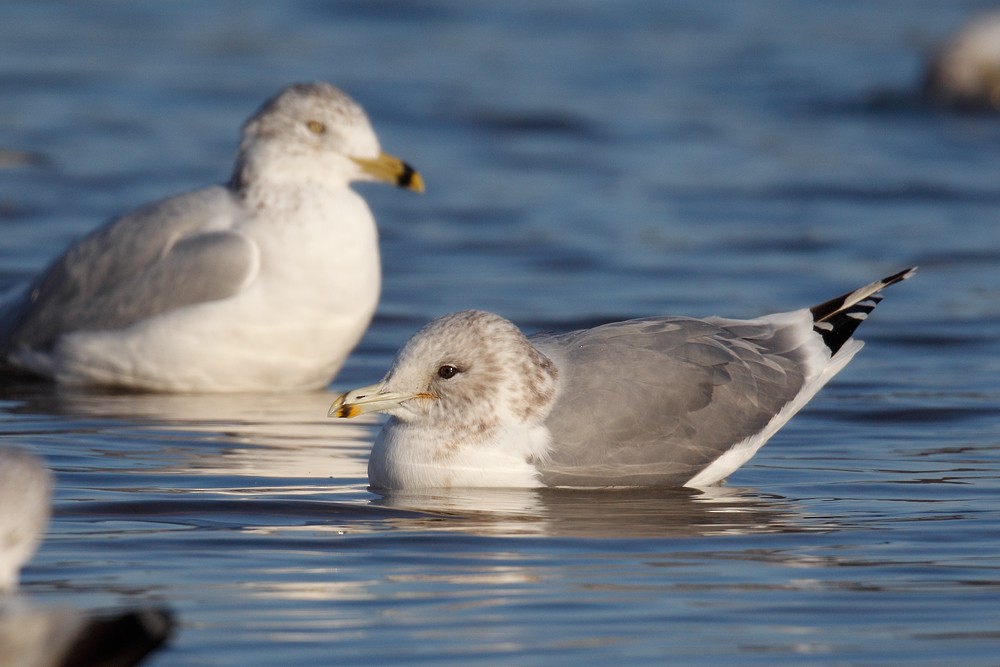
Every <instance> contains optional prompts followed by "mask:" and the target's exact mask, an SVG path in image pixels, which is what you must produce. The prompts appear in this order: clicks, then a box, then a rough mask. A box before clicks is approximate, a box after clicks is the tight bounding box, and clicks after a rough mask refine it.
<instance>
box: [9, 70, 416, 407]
mask: <svg viewBox="0 0 1000 667" xmlns="http://www.w3.org/2000/svg"><path fill="white" fill-rule="evenodd" d="M364 180H369V181H371V180H374V181H384V182H388V183H392V184H394V185H397V186H400V187H403V188H408V189H410V190H414V191H417V192H421V191H423V181H422V179H421V177H420V175H419V174H418V173H417V172H415V171H414V170H413V168H412V167H410V166H409V165H408V164H406V163H405V162H402V161H401V160H399V159H398V158H395V157H393V156H391V155H389V154H387V153H383V152H382V151H381V149H380V147H379V142H378V139H377V138H376V136H375V133H374V131H373V130H372V128H371V125H370V123H369V121H368V118H367V116H366V115H365V112H364V111H363V110H362V108H361V107H360V106H358V104H357V103H355V102H354V101H353V100H352V99H351V98H349V97H348V96H347V95H346V94H345V93H343V92H342V91H340V90H339V89H338V88H335V87H334V86H332V85H330V84H327V83H298V84H293V85H290V86H288V87H286V88H285V89H283V90H282V91H280V92H279V93H278V94H277V95H275V96H274V97H272V98H271V99H270V100H268V101H267V102H265V103H264V105H263V106H262V107H261V108H260V110H258V111H257V112H256V113H255V114H254V115H253V116H252V117H251V118H250V119H249V120H248V121H247V122H246V124H245V125H244V126H243V134H242V140H241V141H240V145H239V151H238V155H237V157H236V164H235V168H234V170H233V174H232V177H231V178H230V180H229V181H228V182H227V183H226V184H224V185H216V186H211V187H207V188H203V189H199V190H194V191H192V192H187V193H184V194H179V195H176V196H173V197H169V198H167V199H163V200H161V201H157V202H154V203H151V204H147V205H145V206H142V207H141V208H139V209H137V210H135V211H132V212H131V213H127V214H125V215H123V216H121V217H119V218H117V219H114V220H112V221H110V222H109V223H107V224H105V225H103V226H102V227H99V228H98V229H96V230H95V231H93V232H92V233H90V234H89V235H87V236H86V237H84V238H83V239H82V240H80V241H79V242H77V243H76V244H74V245H73V246H71V247H70V248H69V249H68V250H66V252H64V253H63V254H62V255H61V256H60V257H59V258H58V259H56V260H55V261H54V262H53V263H52V264H51V265H50V266H49V267H48V268H47V269H46V270H45V271H44V272H43V273H42V274H41V276H40V277H38V278H37V279H36V280H35V281H34V282H33V283H31V284H30V285H28V286H27V287H26V288H25V289H24V290H23V291H21V292H20V293H19V294H18V295H16V296H14V297H13V298H12V299H11V300H10V301H9V302H8V303H6V304H5V306H4V307H3V308H2V310H0V360H2V361H3V362H5V364H6V366H8V367H9V368H10V369H13V370H17V371H21V372H25V373H28V374H31V375H36V376H41V377H43V378H48V379H51V380H54V381H56V382H58V383H62V384H66V385H100V386H111V387H119V388H126V389H134V390H144V391H161V392H246V391H249V392H271V391H296V390H307V389H317V388H320V387H323V386H325V385H326V384H328V383H329V382H330V380H331V379H332V378H333V376H334V375H335V374H336V373H337V371H338V370H339V369H340V367H341V365H342V364H343V362H344V359H345V357H346V356H347V354H348V353H349V352H350V351H351V349H353V347H354V346H355V345H356V344H357V342H358V340H359V339H360V338H361V336H362V334H363V333H364V331H365V329H366V328H367V326H368V323H369V322H370V321H371V318H372V315H373V314H374V312H375V307H376V305H377V303H378V296H379V289H380V280H381V271H380V265H379V252H378V233H377V230H376V227H375V221H374V219H373V218H372V214H371V212H370V210H369V209H368V206H367V204H366V203H365V201H364V200H363V199H362V198H361V196H360V195H358V194H357V193H356V192H354V190H352V189H351V187H350V183H351V182H352V181H364Z"/></svg>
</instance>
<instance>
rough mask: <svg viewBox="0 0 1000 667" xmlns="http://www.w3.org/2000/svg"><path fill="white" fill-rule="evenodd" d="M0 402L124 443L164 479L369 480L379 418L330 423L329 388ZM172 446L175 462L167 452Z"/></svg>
mask: <svg viewBox="0 0 1000 667" xmlns="http://www.w3.org/2000/svg"><path fill="white" fill-rule="evenodd" d="M3 398H5V399H6V401H7V403H8V404H7V406H6V410H5V412H7V413H8V414H12V415H21V416H31V415H51V416H54V417H56V418H58V419H57V421H58V423H59V424H60V426H61V427H62V428H64V429H66V430H68V431H70V432H72V431H74V430H75V431H78V432H79V438H80V440H81V441H84V442H89V441H92V440H94V439H97V440H100V439H101V437H102V436H111V437H114V438H116V439H117V440H118V441H119V444H120V442H121V440H122V439H127V440H129V441H130V442H131V443H132V444H133V445H134V446H135V447H138V448H141V449H143V450H145V451H146V453H147V454H149V455H150V458H151V460H152V461H153V462H154V463H155V464H156V466H157V471H158V472H161V473H164V474H192V475H199V474H200V475H209V474H210V475H236V476H253V477H259V476H263V477H277V478H311V477H317V478H323V479H324V480H329V478H331V477H332V478H336V479H338V480H351V481H354V482H363V481H364V480H365V479H366V466H367V458H368V450H369V448H370V447H371V441H372V437H373V433H372V430H373V428H374V426H375V424H376V422H377V417H374V418H372V419H367V420H366V419H358V420H354V421H353V422H343V421H337V422H334V421H332V420H330V419H328V418H327V416H326V412H327V409H328V408H329V405H330V403H331V401H332V400H333V395H332V394H330V393H327V392H304V393H291V394H270V395H257V394H226V395H211V394H209V395H159V394H135V393H108V392H86V391H79V390H75V391H74V390H66V389H47V390H43V389H36V390H34V391H31V392H22V393H18V394H8V396H6V397H3ZM29 428H30V425H29ZM136 429H139V431H138V432H136ZM7 430H8V431H9V429H7ZM165 448H169V455H168V456H163V454H164V451H165Z"/></svg>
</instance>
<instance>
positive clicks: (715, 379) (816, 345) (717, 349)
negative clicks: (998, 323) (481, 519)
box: [329, 268, 915, 490]
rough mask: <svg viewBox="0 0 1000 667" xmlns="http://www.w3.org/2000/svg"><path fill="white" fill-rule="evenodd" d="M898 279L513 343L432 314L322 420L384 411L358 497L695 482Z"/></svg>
mask: <svg viewBox="0 0 1000 667" xmlns="http://www.w3.org/2000/svg"><path fill="white" fill-rule="evenodd" d="M914 271H915V269H914V268H911V269H906V270H904V271H900V272H899V273H896V274H894V275H891V276H889V277H887V278H884V279H882V280H879V281H877V282H873V283H871V284H869V285H866V286H864V287H861V288H859V289H857V290H854V291H853V292H850V293H848V294H845V295H843V296H840V297H837V298H835V299H831V300H829V301H826V302H824V303H821V304H819V305H817V306H813V307H812V308H803V309H801V310H795V311H791V312H785V313H778V314H774V315H766V316H763V317H759V318H757V319H751V320H735V319H724V318H720V317H709V318H706V319H695V318H690V317H670V316H668V317H650V318H644V319H637V320H629V321H625V322H615V323H612V324H605V325H602V326H598V327H596V328H593V329H585V330H580V331H573V332H570V333H563V334H540V335H535V336H533V337H531V338H527V337H525V335H524V334H523V333H521V331H520V329H518V328H517V327H516V326H515V325H514V324H513V323H511V322H509V321H508V320H506V319H504V318H502V317H500V316H499V315H495V314H493V313H488V312H484V311H479V310H467V311H462V312H458V313H452V314H450V315H445V316H444V317H441V318H438V319H436V320H434V321H432V322H431V323H430V324H428V325H427V326H426V327H424V328H423V329H421V330H420V331H419V332H417V333H416V334H415V335H414V336H413V337H412V338H411V339H410V340H409V341H408V342H407V343H406V344H405V345H404V346H403V348H402V349H401V350H400V351H399V353H398V354H397V355H396V358H395V360H394V361H393V364H392V367H391V368H390V370H389V372H388V373H387V374H386V376H385V377H384V378H383V379H382V381H381V382H379V383H377V384H374V385H371V386H368V387H362V388H360V389H355V390H353V391H349V392H346V393H344V394H342V395H341V396H340V397H339V398H337V399H336V401H335V402H334V403H333V405H332V407H331V408H330V411H329V414H330V416H332V417H342V418H347V417H355V416H357V415H359V414H363V413H367V412H384V413H387V414H388V415H389V419H388V421H387V422H386V423H385V425H384V426H383V428H382V430H381V431H380V432H379V434H378V436H377V438H376V440H375V443H374V446H373V448H372V452H371V455H370V457H369V460H368V480H369V483H370V485H371V487H372V488H374V489H377V490H378V489H385V490H409V489H420V488H436V487H490V486H492V487H519V488H523V487H539V486H569V487H607V486H689V487H695V488H700V487H706V486H710V485H713V484H717V483H719V482H721V481H723V480H724V479H725V478H726V477H728V476H729V475H730V474H731V473H732V472H734V471H735V470H736V469H737V468H739V467H740V466H741V465H743V464H744V463H746V462H747V461H748V460H750V458H751V457H752V456H753V455H754V454H755V453H756V452H757V450H758V449H760V447H761V446H763V445H764V443H765V442H767V440H768V439H769V438H770V437H771V436H772V435H774V433H775V432H776V431H777V430H778V429H779V428H781V427H782V426H783V425H784V424H785V423H786V422H787V421H788V420H789V419H790V418H791V417H792V416H793V415H794V414H795V413H796V412H798V411H799V409H801V408H802V407H803V406H804V405H805V404H806V403H807V402H808V401H809V400H810V399H811V398H812V397H813V396H814V395H815V394H816V392H817V391H819V389H820V388H821V387H823V385H825V384H826V383H827V382H828V381H829V380H830V378H832V377H833V376H834V375H836V374H837V373H838V372H839V371H840V370H841V369H843V368H844V366H845V365H846V364H847V362H849V361H850V360H851V359H852V358H853V357H854V355H855V354H857V352H858V350H860V349H861V347H862V343H861V341H858V340H855V339H853V338H852V337H851V336H852V335H853V333H854V331H855V329H857V327H858V325H860V324H861V322H862V321H864V319H865V318H866V317H867V316H868V314H869V313H870V312H871V311H872V309H874V308H875V306H876V305H877V304H878V303H879V301H881V299H882V297H881V296H880V295H879V292H880V291H881V290H882V289H883V288H885V287H887V286H889V285H892V284H894V283H897V282H899V281H901V280H905V279H906V278H909V277H910V276H911V275H913V273H914Z"/></svg>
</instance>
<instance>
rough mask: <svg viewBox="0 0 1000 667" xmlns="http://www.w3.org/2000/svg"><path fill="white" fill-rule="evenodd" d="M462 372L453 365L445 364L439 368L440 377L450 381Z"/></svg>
mask: <svg viewBox="0 0 1000 667" xmlns="http://www.w3.org/2000/svg"><path fill="white" fill-rule="evenodd" d="M460 372H461V371H459V370H458V368H456V367H455V366H452V365H451V364H444V365H443V366H441V367H440V368H438V377H439V378H442V379H444V380H450V379H451V378H453V377H455V376H456V375H458V374H459V373H460Z"/></svg>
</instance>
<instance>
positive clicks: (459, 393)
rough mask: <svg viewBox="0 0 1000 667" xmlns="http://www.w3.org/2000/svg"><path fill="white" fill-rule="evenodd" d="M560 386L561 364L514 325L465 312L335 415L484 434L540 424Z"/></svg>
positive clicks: (416, 341)
mask: <svg viewBox="0 0 1000 667" xmlns="http://www.w3.org/2000/svg"><path fill="white" fill-rule="evenodd" d="M557 385H558V371H557V370H556V367H555V364H553V363H552V361H551V360H550V359H549V358H548V357H546V356H545V355H543V354H542V353H541V352H539V351H538V350H536V349H535V348H534V347H533V346H532V345H531V343H530V342H529V341H528V339H527V338H525V336H524V334H522V333H521V331H520V330H519V329H518V328H517V327H516V326H514V324H512V323H511V322H509V321H508V320H505V319H504V318H502V317H500V316H499V315H494V314H492V313H487V312H484V311H480V310H465V311H461V312H458V313H453V314H451V315H445V316H444V317H441V318H438V319H436V320H434V321H433V322H431V323H430V324H428V325H427V326H426V327H424V328H423V329H421V330H420V331H418V332H417V333H416V334H415V335H414V336H413V337H412V338H411V339H410V340H409V341H407V343H406V345H404V346H403V348H402V349H401V350H400V351H399V353H398V354H397V355H396V359H395V361H394V362H393V364H392V368H391V369H390V370H389V372H388V374H387V375H386V376H385V378H383V379H382V381H381V382H379V383H376V384H374V385H371V386H368V387H362V388H360V389H355V390H352V391H349V392H347V393H345V394H343V395H341V396H340V397H339V398H338V399H337V400H336V401H335V402H334V404H333V406H332V407H331V408H330V413H329V414H330V416H331V417H355V416H357V415H360V414H364V413H366V412H384V413H387V414H389V415H391V416H392V417H393V418H394V419H396V420H398V421H400V422H403V423H406V424H408V425H412V426H429V427H432V428H434V427H437V426H441V427H445V426H446V427H447V429H448V430H451V431H455V430H460V431H464V432H465V433H467V434H469V435H474V434H485V433H488V432H490V431H492V430H494V429H496V428H502V427H508V426H518V425H529V426H530V425H536V424H541V423H542V422H543V421H544V420H545V417H546V416H548V414H549V412H550V411H551V410H552V406H553V405H554V403H555V398H556V392H557Z"/></svg>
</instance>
